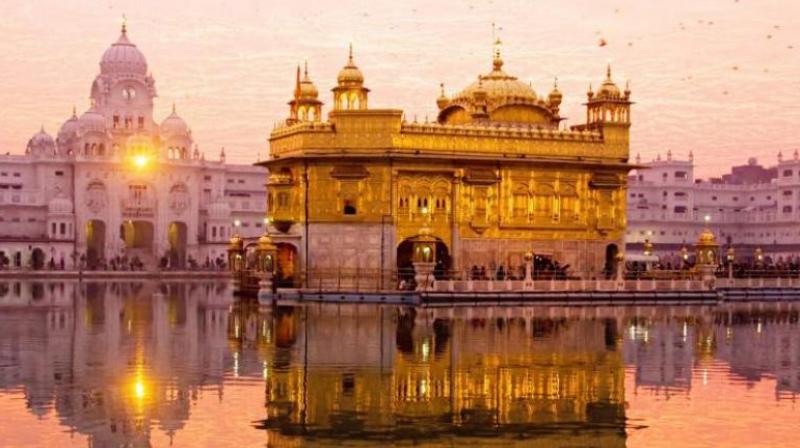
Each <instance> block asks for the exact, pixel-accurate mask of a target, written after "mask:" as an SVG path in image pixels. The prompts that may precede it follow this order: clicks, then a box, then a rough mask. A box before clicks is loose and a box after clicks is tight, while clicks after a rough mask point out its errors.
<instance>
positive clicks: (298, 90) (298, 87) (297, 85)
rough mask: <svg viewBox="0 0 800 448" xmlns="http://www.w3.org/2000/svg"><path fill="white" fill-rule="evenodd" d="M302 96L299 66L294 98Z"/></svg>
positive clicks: (298, 66)
mask: <svg viewBox="0 0 800 448" xmlns="http://www.w3.org/2000/svg"><path fill="white" fill-rule="evenodd" d="M299 96H300V64H297V76H296V77H295V81H294V97H295V98H297V97H299Z"/></svg>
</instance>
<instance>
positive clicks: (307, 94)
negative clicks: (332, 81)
mask: <svg viewBox="0 0 800 448" xmlns="http://www.w3.org/2000/svg"><path fill="white" fill-rule="evenodd" d="M299 90H300V91H299V97H300V98H302V99H310V100H315V99H317V97H319V91H318V90H317V86H315V85H314V83H313V82H311V78H309V77H308V63H307V62H306V65H305V67H304V70H303V80H302V81H300V89H299Z"/></svg>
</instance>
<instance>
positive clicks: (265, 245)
mask: <svg viewBox="0 0 800 448" xmlns="http://www.w3.org/2000/svg"><path fill="white" fill-rule="evenodd" d="M275 248H276V246H275V243H273V242H272V237H270V236H269V233H265V234H263V235H261V237H260V238H259V239H258V250H260V251H264V252H267V251H274V250H275Z"/></svg>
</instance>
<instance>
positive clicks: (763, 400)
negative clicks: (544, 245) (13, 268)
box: [0, 282, 800, 447]
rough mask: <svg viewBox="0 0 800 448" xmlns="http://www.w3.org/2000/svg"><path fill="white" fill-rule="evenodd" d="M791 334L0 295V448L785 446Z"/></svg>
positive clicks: (602, 310) (509, 313)
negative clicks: (73, 447)
mask: <svg viewBox="0 0 800 448" xmlns="http://www.w3.org/2000/svg"><path fill="white" fill-rule="evenodd" d="M798 316H800V304H798V305H794V304H787V303H783V304H762V303H749V304H737V305H722V306H700V305H698V306H660V307H536V306H532V307H524V308H516V307H495V308H474V309H469V308H463V309H447V308H438V309H434V308H417V309H411V308H406V307H394V306H376V305H317V304H315V305H308V306H296V307H279V308H272V309H259V308H258V307H256V306H252V305H248V304H244V303H241V302H239V301H237V300H235V299H234V298H233V297H232V294H231V291H230V289H229V287H228V286H227V285H226V284H225V283H215V282H197V283H180V284H165V283H156V282H152V283H148V282H133V283H74V282H73V283H71V282H66V283H63V282H40V283H36V282H6V283H0V416H2V419H3V422H2V424H0V446H3V447H27V446H34V447H39V446H42V447H45V446H47V447H49V446H53V447H68V446H75V447H123V446H124V447H129V446H130V447H138V446H154V447H161V446H176V447H228V446H231V447H251V446H252V447H264V446H270V447H272V446H274V447H283V446H290V447H299V446H341V445H351V446H387V445H395V446H398V445H399V446H410V445H414V446H437V447H438V446H537V447H539V446H540V447H624V446H630V447H659V446H664V447H667V446H669V447H692V446H698V447H706V446H713V447H728V446H730V447H734V446H737V447H738V446H798V443H800V442H798V441H800V406H799V405H798V403H797V392H798V391H800V328H798Z"/></svg>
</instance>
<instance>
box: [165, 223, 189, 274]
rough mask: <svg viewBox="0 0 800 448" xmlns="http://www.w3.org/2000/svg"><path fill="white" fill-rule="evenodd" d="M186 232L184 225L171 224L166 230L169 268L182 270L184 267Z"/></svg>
mask: <svg viewBox="0 0 800 448" xmlns="http://www.w3.org/2000/svg"><path fill="white" fill-rule="evenodd" d="M187 234H188V230H187V227H186V224H185V223H182V222H177V221H174V222H171V223H170V224H169V228H167V241H168V242H169V253H168V254H167V257H168V259H169V260H168V261H169V267H170V268H172V269H182V268H184V267H186V240H187Z"/></svg>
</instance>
